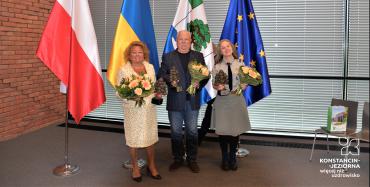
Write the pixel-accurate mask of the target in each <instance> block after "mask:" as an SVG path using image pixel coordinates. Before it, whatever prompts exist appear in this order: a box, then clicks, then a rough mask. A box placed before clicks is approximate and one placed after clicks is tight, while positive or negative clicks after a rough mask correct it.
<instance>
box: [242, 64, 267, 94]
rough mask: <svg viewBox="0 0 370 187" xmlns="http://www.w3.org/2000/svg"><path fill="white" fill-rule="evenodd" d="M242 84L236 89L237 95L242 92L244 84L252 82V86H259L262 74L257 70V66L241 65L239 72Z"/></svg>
mask: <svg viewBox="0 0 370 187" xmlns="http://www.w3.org/2000/svg"><path fill="white" fill-rule="evenodd" d="M238 76H239V79H240V84H239V86H238V88H237V89H236V95H241V94H242V86H241V85H242V84H250V85H252V86H258V85H260V84H262V78H261V74H260V73H258V72H257V70H256V69H255V68H251V67H248V66H241V67H240V68H239V73H238Z"/></svg>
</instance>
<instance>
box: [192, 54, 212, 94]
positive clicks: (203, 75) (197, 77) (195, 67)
mask: <svg viewBox="0 0 370 187" xmlns="http://www.w3.org/2000/svg"><path fill="white" fill-rule="evenodd" d="M188 69H189V73H190V75H191V84H190V86H189V88H188V89H187V90H186V91H187V92H188V93H189V94H190V95H194V94H195V91H196V87H195V83H197V84H199V82H200V81H202V80H204V79H208V78H209V77H210V74H209V71H208V68H207V66H204V65H202V64H200V63H198V62H197V61H195V60H193V61H191V62H189V64H188Z"/></svg>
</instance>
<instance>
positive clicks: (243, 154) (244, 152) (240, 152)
mask: <svg viewBox="0 0 370 187" xmlns="http://www.w3.org/2000/svg"><path fill="white" fill-rule="evenodd" d="M247 155H249V151H248V150H247V149H244V148H238V151H237V152H236V156H237V157H239V158H242V157H246V156H247Z"/></svg>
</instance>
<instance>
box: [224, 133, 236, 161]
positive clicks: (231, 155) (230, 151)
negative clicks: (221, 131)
mask: <svg viewBox="0 0 370 187" xmlns="http://www.w3.org/2000/svg"><path fill="white" fill-rule="evenodd" d="M219 142H220V148H221V154H222V162H228V163H229V164H235V163H236V151H237V147H238V142H239V136H223V135H220V136H219Z"/></svg>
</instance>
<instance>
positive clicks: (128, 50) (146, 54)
mask: <svg viewBox="0 0 370 187" xmlns="http://www.w3.org/2000/svg"><path fill="white" fill-rule="evenodd" d="M136 46H139V47H141V49H142V50H143V53H144V60H145V61H147V62H149V49H148V47H147V46H146V45H145V44H144V43H143V42H140V41H133V42H131V43H130V44H129V45H128V47H127V48H126V50H125V52H124V53H123V58H124V59H125V61H126V62H128V61H130V53H131V50H132V48H134V47H136Z"/></svg>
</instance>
